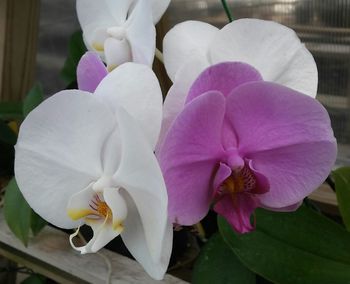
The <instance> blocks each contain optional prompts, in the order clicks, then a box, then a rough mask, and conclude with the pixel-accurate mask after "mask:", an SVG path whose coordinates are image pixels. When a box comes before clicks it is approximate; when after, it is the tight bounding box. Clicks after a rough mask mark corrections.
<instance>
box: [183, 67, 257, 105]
mask: <svg viewBox="0 0 350 284" xmlns="http://www.w3.org/2000/svg"><path fill="white" fill-rule="evenodd" d="M253 81H262V77H261V75H260V73H259V72H258V71H257V70H256V69H255V68H254V67H252V66H250V65H248V64H246V63H241V62H224V63H219V64H216V65H212V66H210V67H209V68H207V69H206V70H205V71H203V72H202V73H201V74H200V75H199V77H198V78H197V80H196V81H195V82H194V83H193V85H192V87H191V89H190V91H189V94H188V96H187V98H186V103H188V102H190V101H191V100H193V99H194V98H196V97H198V96H200V95H202V94H203V93H206V92H208V91H213V90H215V91H219V92H221V93H222V94H223V95H224V96H225V97H227V96H228V95H229V94H230V93H231V92H232V90H233V89H235V88H236V87H238V86H239V85H242V84H245V83H248V82H253Z"/></svg>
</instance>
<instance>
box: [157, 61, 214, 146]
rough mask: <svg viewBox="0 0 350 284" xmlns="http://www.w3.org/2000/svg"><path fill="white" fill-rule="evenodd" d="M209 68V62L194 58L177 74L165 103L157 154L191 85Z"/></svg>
mask: <svg viewBox="0 0 350 284" xmlns="http://www.w3.org/2000/svg"><path fill="white" fill-rule="evenodd" d="M208 66H209V63H208V61H207V60H206V59H205V58H203V57H200V56H199V57H195V58H192V59H191V60H190V61H189V62H187V63H186V64H184V65H183V66H182V67H181V68H180V69H179V71H178V72H177V74H176V78H175V81H174V84H173V85H172V86H171V88H170V90H169V92H168V94H167V96H166V98H165V101H164V106H163V119H162V127H161V131H160V134H159V139H158V144H157V147H156V152H158V151H159V149H160V147H161V144H162V143H163V140H164V138H165V136H166V134H167V132H168V130H169V128H170V126H171V124H172V123H173V121H174V120H175V118H176V117H177V115H178V114H179V113H180V112H181V111H182V109H183V107H184V105H185V100H186V96H187V94H188V92H189V90H190V87H191V85H192V84H193V82H194V81H195V79H196V78H197V77H198V75H199V74H200V73H201V72H202V71H203V70H204V69H205V68H206V67H208Z"/></svg>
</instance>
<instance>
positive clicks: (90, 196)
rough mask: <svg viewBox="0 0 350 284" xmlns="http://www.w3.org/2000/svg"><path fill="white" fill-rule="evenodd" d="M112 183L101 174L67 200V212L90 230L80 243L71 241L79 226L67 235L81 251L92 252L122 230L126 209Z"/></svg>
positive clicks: (116, 188) (123, 201) (75, 247)
mask: <svg viewBox="0 0 350 284" xmlns="http://www.w3.org/2000/svg"><path fill="white" fill-rule="evenodd" d="M112 183H113V182H112V179H111V178H109V177H106V176H102V177H101V178H100V179H98V180H97V181H96V182H94V183H91V184H90V185H89V186H88V187H87V188H85V189H84V190H82V191H80V192H78V193H76V194H74V195H73V196H72V197H71V198H70V200H69V203H68V207H67V213H68V216H69V217H70V218H71V219H72V220H74V221H77V220H81V224H86V225H88V226H90V227H91V228H92V230H93V237H92V239H91V240H90V241H89V242H88V243H87V244H86V245H85V246H82V247H77V246H75V245H74V243H73V239H74V237H75V236H77V235H78V234H79V228H78V229H77V231H76V232H75V233H73V234H72V235H71V236H70V242H71V245H72V247H73V248H74V249H75V250H78V251H80V252H81V253H90V252H95V251H96V250H98V249H100V248H101V246H104V245H105V244H107V243H108V242H109V241H111V240H112V239H113V238H115V237H116V236H118V235H119V234H120V233H122V232H123V231H124V221H125V220H126V217H127V213H128V209H127V205H126V201H125V200H124V197H123V196H122V195H121V193H120V192H119V188H118V187H115V186H114V187H113V184H112Z"/></svg>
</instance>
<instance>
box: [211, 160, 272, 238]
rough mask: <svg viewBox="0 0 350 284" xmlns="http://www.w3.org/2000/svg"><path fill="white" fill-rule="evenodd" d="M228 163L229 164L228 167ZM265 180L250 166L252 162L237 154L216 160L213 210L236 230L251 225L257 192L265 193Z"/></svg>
mask: <svg viewBox="0 0 350 284" xmlns="http://www.w3.org/2000/svg"><path fill="white" fill-rule="evenodd" d="M229 165H230V166H229ZM269 189H270V186H269V183H268V180H267V179H266V177H265V176H263V175H261V174H259V173H258V172H257V171H255V170H254V169H253V168H252V162H251V161H249V160H247V159H246V160H243V159H242V158H241V157H239V156H238V155H234V156H232V155H231V157H230V158H229V159H228V163H222V162H221V163H220V165H219V167H218V169H217V171H216V174H215V178H214V193H213V201H214V210H215V211H216V212H217V213H218V214H220V215H222V216H224V217H225V218H226V219H227V221H228V222H229V223H230V224H231V226H232V227H233V228H234V229H235V230H236V231H237V232H239V233H247V232H250V231H252V230H254V228H255V222H253V224H252V223H251V221H250V219H251V215H252V213H253V212H254V210H255V209H256V208H257V207H258V206H259V201H258V200H259V198H257V196H258V195H261V194H264V193H266V192H268V191H269Z"/></svg>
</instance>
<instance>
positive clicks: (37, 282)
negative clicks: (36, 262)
mask: <svg viewBox="0 0 350 284" xmlns="http://www.w3.org/2000/svg"><path fill="white" fill-rule="evenodd" d="M44 283H46V277H45V276H43V275H39V274H33V275H31V276H29V277H28V278H26V279H24V280H23V281H22V282H21V284H44Z"/></svg>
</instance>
